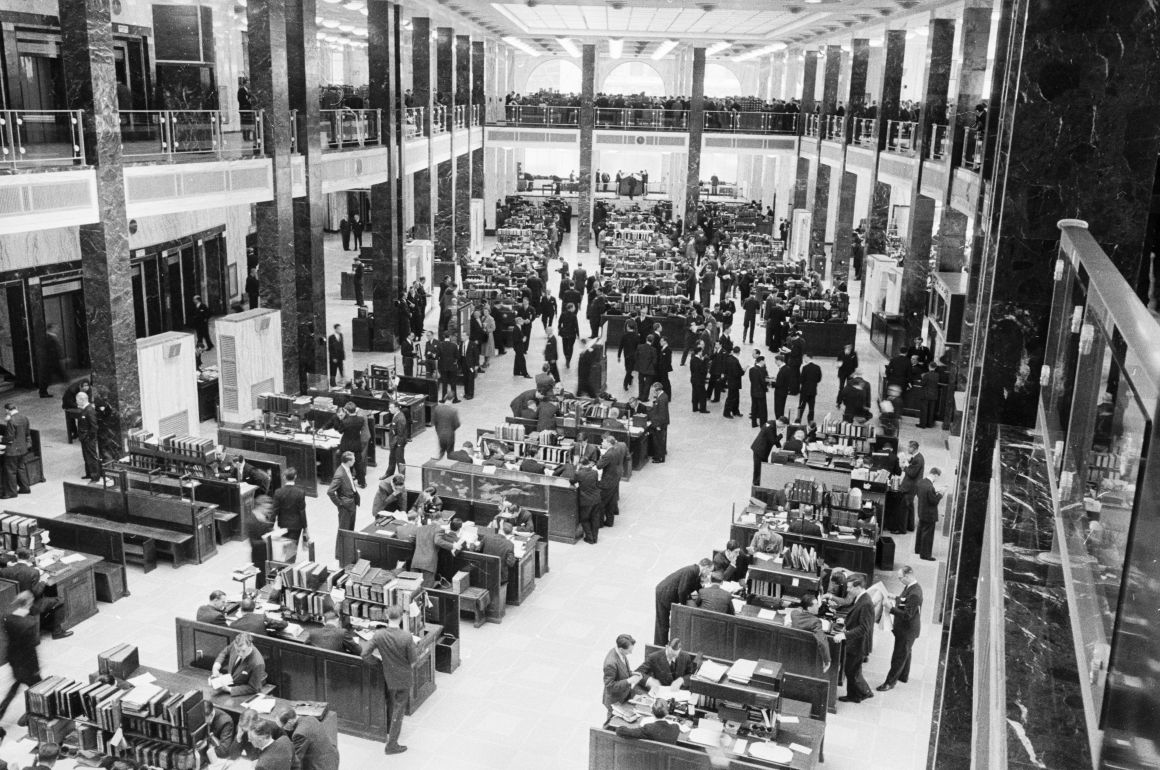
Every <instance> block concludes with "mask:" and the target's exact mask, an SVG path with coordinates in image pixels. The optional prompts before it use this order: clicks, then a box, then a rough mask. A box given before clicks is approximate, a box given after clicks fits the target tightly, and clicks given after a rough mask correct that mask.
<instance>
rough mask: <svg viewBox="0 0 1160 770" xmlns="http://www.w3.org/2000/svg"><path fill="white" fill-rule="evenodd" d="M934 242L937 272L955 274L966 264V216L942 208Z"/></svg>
mask: <svg viewBox="0 0 1160 770" xmlns="http://www.w3.org/2000/svg"><path fill="white" fill-rule="evenodd" d="M935 242H936V243H937V244H938V271H939V272H940V273H957V272H959V271H960V270H962V269H963V267H965V266H966V264H967V257H966V251H965V249H966V245H967V215H966V214H963V213H962V212H960V211H956V210H955V209H953V208H951V207H950V206H944V207H943V210H942V214H941V215H940V216H939V223H938V236H937V237H936V239H935Z"/></svg>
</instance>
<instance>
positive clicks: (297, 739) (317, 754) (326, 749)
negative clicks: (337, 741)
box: [278, 709, 338, 770]
mask: <svg viewBox="0 0 1160 770" xmlns="http://www.w3.org/2000/svg"><path fill="white" fill-rule="evenodd" d="M278 724H280V725H281V726H282V731H283V732H285V733H286V734H287V735H289V736H290V740H291V741H292V742H293V743H294V756H295V758H296V759H297V760H298V766H299V767H300V768H301V769H302V770H338V749H336V748H335V747H334V744H333V743H331V742H330V738H329V737H328V736H327V734H326V731H325V730H324V729H323V728H322V723H321V722H319V721H318V720H317V719H315V718H314V717H305V716H299V715H298V712H296V711H295V710H294V709H286V710H285V711H283V712H282V713H281V714H279V715H278Z"/></svg>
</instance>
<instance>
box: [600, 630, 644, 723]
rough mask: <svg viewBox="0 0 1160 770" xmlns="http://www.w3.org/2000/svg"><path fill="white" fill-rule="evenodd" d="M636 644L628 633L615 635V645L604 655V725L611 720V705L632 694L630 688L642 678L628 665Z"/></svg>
mask: <svg viewBox="0 0 1160 770" xmlns="http://www.w3.org/2000/svg"><path fill="white" fill-rule="evenodd" d="M635 646H636V640H635V639H633V638H632V637H631V636H629V635H628V634H621V635H620V636H618V637H616V647H614V648H613V649H611V650H609V651H608V654H607V655H605V656H604V698H603V701H604V708H605V709H606V710H607V712H608V716H607V718H605V720H604V726H605V727H608V723H609V722H611V721H612V707H613V705H615V704H617V703H624V702H625V701H627V700H628V699H629V698H630V697H631V696H632V688H633V687H636V683H637V682H639V681H640V680H641V678H642V675H641V674H634V673H633V672H632V668H631V667H630V666H629V665H628V656H629V655H631V654H632V649H633V648H634V647H635Z"/></svg>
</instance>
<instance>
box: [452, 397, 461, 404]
mask: <svg viewBox="0 0 1160 770" xmlns="http://www.w3.org/2000/svg"><path fill="white" fill-rule="evenodd" d="M451 403H453V404H458V403H459V399H458V398H456V399H452V401H451Z"/></svg>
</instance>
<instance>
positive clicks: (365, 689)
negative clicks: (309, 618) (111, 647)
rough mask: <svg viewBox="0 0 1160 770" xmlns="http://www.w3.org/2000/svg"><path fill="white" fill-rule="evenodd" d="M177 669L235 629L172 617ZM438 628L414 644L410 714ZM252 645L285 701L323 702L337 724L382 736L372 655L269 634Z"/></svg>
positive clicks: (428, 685) (377, 671) (423, 691)
mask: <svg viewBox="0 0 1160 770" xmlns="http://www.w3.org/2000/svg"><path fill="white" fill-rule="evenodd" d="M176 625H177V662H178V668H179V669H182V670H183V671H189V668H188V664H189V663H190V662H191V661H193V660H194V658H195V657H196V654H197V651H198V650H200V651H202V653H204V654H205V655H208V656H214V655H217V654H218V653H219V652H221V651H222V650H223V649H224V648H225V647H226V645H228V644H229V643H230V641H231V640H232V639H233V638H234V636H236V635H237V634H238V633H239V632H238V630H237V629H234V628H229V627H227V626H217V625H213V624H212V623H198V622H197V621H195V620H187V619H185V618H177V620H176ZM439 633H440V628H439V627H438V626H430V625H429V626H428V627H427V633H426V634H424V636H423V639H422V640H421V641H420V642H419V643H418V645H417V646H418V648H419V657H418V659H417V660H416V661H415V663H414V664H412V669H413V671H414V674H415V684H414V686H413V688H412V690H411V702H410V706H409V709H408V712H407V713H408V714H410V713H414V711H415V710H416V709H418V708H419V706H421V705H422V704H423V701H425V700H426V699H427V698H428V697H429V696H430V695H431V693H433V692H434V691H435V641H436V639H438V637H439ZM254 647H255V648H256V649H257V650H258V652H260V653H262V657H263V658H264V659H265V661H266V677H267V681H268V682H269V683H270V684H273V685H274V686H275V690H274V694H275V695H277V696H278V697H281V698H285V699H287V700H291V701H295V700H306V701H326V702H327V703H328V704H330V707H331V709H333V710H334V712H335V713H337V715H338V729H339V730H341V731H342V732H344V733H348V734H350V735H357V736H359V737H362V738H367V739H368V740H376V741H377V740H382V738H383V736H384V735H386V734H387V728H388V727H389V725H388V721H387V702H386V699H385V698H384V697H383V669H382V666H381V665H380V664H379V662H378V661H377V660H373V659H372V660H371V661H363V659H362V658H361V657H360V656H358V655H350V654H348V653H345V652H334V651H332V650H323V649H320V648H318V647H312V646H310V645H307V644H301V643H299V642H295V641H291V640H289V639H281V638H278V637H273V636H255V637H254Z"/></svg>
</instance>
